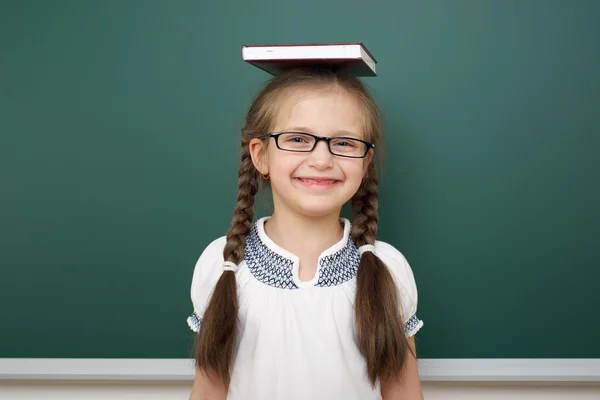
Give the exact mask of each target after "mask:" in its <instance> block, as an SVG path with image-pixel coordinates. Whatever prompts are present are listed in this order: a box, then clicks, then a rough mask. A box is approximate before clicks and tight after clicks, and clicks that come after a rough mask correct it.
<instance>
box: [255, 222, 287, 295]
mask: <svg viewBox="0 0 600 400" xmlns="http://www.w3.org/2000/svg"><path fill="white" fill-rule="evenodd" d="M244 257H245V261H246V265H247V266H248V269H249V270H250V272H251V273H252V275H254V277H255V278H256V279H258V280H259V281H261V282H263V283H266V284H267V285H270V286H274V287H276V288H281V289H298V286H296V284H295V283H294V279H293V275H292V268H293V266H294V263H293V262H292V261H291V260H288V259H287V258H285V257H282V256H280V255H279V254H277V253H275V252H274V251H272V250H271V249H269V248H268V247H267V245H265V244H264V243H263V242H262V241H261V240H260V238H259V237H258V230H257V228H256V223H254V225H253V226H252V230H251V231H250V234H249V235H248V237H247V238H246V249H245V255H244Z"/></svg>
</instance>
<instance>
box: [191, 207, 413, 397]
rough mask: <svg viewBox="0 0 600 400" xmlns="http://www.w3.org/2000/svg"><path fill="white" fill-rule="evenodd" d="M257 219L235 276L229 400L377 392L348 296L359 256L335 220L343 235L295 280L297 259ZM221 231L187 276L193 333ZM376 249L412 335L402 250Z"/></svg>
mask: <svg viewBox="0 0 600 400" xmlns="http://www.w3.org/2000/svg"><path fill="white" fill-rule="evenodd" d="M267 218H269V217H264V218H261V219H259V220H257V221H256V222H255V223H254V224H253V227H252V230H251V233H250V234H249V235H248V237H247V239H246V249H245V258H244V261H243V262H242V263H240V265H239V268H238V270H237V272H236V273H235V274H236V278H237V283H238V296H239V321H240V326H239V334H238V337H237V347H236V350H235V353H234V362H233V371H232V377H231V384H230V389H229V394H228V397H227V398H228V399H230V400H239V399H245V400H246V399H265V400H272V399H273V400H274V399H282V400H284V399H285V400H296V399H298V400H306V399H313V400H315V399H316V400H319V399H323V400H325V399H327V400H332V399H343V400H353V399H356V400H359V399H360V400H371V399H372V400H375V399H381V394H380V388H379V384H377V385H376V386H375V387H372V386H371V384H370V382H369V380H368V378H367V375H366V362H365V360H364V358H363V356H362V355H361V353H360V351H359V350H358V348H357V346H356V342H355V329H354V308H353V307H354V296H355V292H356V271H357V269H358V265H359V261H360V256H359V251H358V248H357V247H356V245H355V244H354V242H353V240H352V238H351V237H350V228H351V225H350V221H348V220H347V219H342V220H341V221H342V223H343V224H344V235H343V238H342V239H341V240H340V241H339V242H338V243H336V244H335V245H333V246H332V247H330V248H329V249H327V250H325V251H324V252H323V253H322V254H321V256H320V257H319V263H318V266H317V271H316V274H315V276H314V278H313V279H312V280H310V281H301V280H300V279H299V273H298V266H299V259H298V257H297V256H295V255H294V254H291V253H290V252H288V251H286V250H284V249H283V248H281V247H279V246H278V245H277V244H275V243H274V242H273V241H272V240H271V239H270V238H269V237H268V236H267V235H266V234H265V231H264V222H265V221H266V220H267ZM224 246H225V236H222V237H220V238H218V239H216V240H215V241H213V242H212V243H211V244H210V245H209V246H208V247H207V248H206V249H205V250H204V251H203V253H202V254H201V256H200V258H199V260H198V262H197V263H196V267H195V269H194V274H193V278H192V286H191V298H192V303H193V307H194V312H193V314H192V315H191V316H190V317H189V318H188V325H189V326H190V328H191V329H192V330H193V331H195V332H197V331H198V328H199V327H200V324H201V323H202V316H203V311H204V309H205V307H206V306H207V304H208V301H209V300H210V295H211V292H212V289H213V288H214V286H215V284H216V282H217V280H218V279H219V276H220V275H221V273H222V272H223V247H224ZM375 254H376V255H377V256H378V257H379V258H380V259H381V260H382V261H383V262H384V263H385V264H386V265H387V267H388V268H389V270H390V272H391V274H392V276H393V277H394V280H395V282H396V284H397V286H398V289H399V295H400V301H401V304H400V306H401V310H402V315H403V317H404V323H405V331H406V334H407V335H408V336H412V335H414V334H415V333H416V332H417V331H418V330H419V329H420V328H421V327H422V326H423V322H422V321H421V320H419V319H418V318H417V315H416V311H417V288H416V285H415V280H414V277H413V273H412V270H411V268H410V266H409V264H408V262H407V261H406V259H405V258H404V256H403V255H402V254H401V253H400V252H399V251H398V250H396V249H395V248H394V247H393V246H391V245H390V244H388V243H385V242H382V241H377V242H376V243H375Z"/></svg>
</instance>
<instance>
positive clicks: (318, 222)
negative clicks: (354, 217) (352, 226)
mask: <svg viewBox="0 0 600 400" xmlns="http://www.w3.org/2000/svg"><path fill="white" fill-rule="evenodd" d="M265 233H266V234H267V236H269V238H270V239H271V240H273V242H275V243H277V244H278V245H279V246H280V247H282V248H284V249H286V250H287V251H289V252H291V253H292V254H296V255H297V256H299V257H300V258H303V256H305V255H317V256H318V255H319V254H320V253H322V252H323V251H324V250H325V249H327V248H329V247H331V246H333V245H334V244H336V243H337V242H339V241H340V240H341V239H342V237H343V234H344V228H343V226H342V225H341V224H340V217H339V214H331V215H328V216H323V217H307V216H303V215H298V214H295V213H292V212H285V211H282V212H273V215H272V216H271V218H269V220H268V221H267V223H266V224H265Z"/></svg>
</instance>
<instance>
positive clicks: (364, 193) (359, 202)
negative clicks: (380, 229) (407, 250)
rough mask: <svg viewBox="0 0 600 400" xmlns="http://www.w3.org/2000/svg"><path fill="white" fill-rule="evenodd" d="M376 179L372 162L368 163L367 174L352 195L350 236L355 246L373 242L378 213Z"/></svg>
mask: <svg viewBox="0 0 600 400" xmlns="http://www.w3.org/2000/svg"><path fill="white" fill-rule="evenodd" d="M378 205H379V198H378V180H377V171H375V167H374V166H373V163H371V164H369V169H368V170H367V175H366V178H365V180H364V181H363V183H362V185H361V186H360V188H359V189H358V192H356V194H355V195H354V197H352V214H353V215H354V220H353V222H352V237H353V238H354V240H355V241H356V245H357V246H362V245H365V244H375V239H376V237H377V224H378V223H379V214H378V212H377V207H378Z"/></svg>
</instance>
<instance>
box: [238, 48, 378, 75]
mask: <svg viewBox="0 0 600 400" xmlns="http://www.w3.org/2000/svg"><path fill="white" fill-rule="evenodd" d="M242 59H243V60H244V61H245V62H247V63H249V64H252V65H254V66H255V67H258V68H260V69H262V70H264V71H266V72H268V73H270V74H271V75H277V74H278V73H280V72H281V71H284V70H286V69H288V68H294V67H305V66H307V67H322V68H328V69H333V70H344V71H347V72H348V73H350V74H353V75H355V76H376V75H377V73H376V69H375V66H376V64H377V60H375V57H373V55H372V54H371V53H370V52H369V51H368V50H367V48H366V47H365V45H364V44H363V43H362V42H341V43H307V44H248V45H243V46H242Z"/></svg>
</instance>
